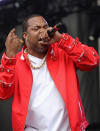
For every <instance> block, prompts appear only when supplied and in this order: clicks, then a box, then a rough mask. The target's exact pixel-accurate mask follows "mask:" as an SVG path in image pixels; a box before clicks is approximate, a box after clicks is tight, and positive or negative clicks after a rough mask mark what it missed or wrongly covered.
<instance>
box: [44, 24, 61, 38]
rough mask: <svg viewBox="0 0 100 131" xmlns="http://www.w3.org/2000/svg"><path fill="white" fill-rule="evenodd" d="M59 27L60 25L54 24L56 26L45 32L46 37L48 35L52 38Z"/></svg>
mask: <svg viewBox="0 0 100 131" xmlns="http://www.w3.org/2000/svg"><path fill="white" fill-rule="evenodd" d="M61 26H62V23H58V24H56V25H55V26H54V27H53V28H52V30H48V32H47V33H48V35H49V36H50V37H52V36H53V35H54V33H55V32H56V31H58V30H59V29H60V27H61Z"/></svg>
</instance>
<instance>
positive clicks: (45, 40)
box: [39, 38, 49, 42]
mask: <svg viewBox="0 0 100 131" xmlns="http://www.w3.org/2000/svg"><path fill="white" fill-rule="evenodd" d="M39 41H43V42H48V41H49V40H48V39H43V38H40V39H39Z"/></svg>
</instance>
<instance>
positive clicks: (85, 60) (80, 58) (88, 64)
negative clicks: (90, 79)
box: [58, 33, 99, 71]
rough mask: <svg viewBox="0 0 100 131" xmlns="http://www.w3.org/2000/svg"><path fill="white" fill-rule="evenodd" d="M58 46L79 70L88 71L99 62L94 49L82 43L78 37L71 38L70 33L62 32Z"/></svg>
mask: <svg viewBox="0 0 100 131" xmlns="http://www.w3.org/2000/svg"><path fill="white" fill-rule="evenodd" d="M58 46H59V48H62V49H63V50H64V51H65V52H66V53H67V54H68V55H69V57H70V58H71V59H72V60H73V61H74V63H75V65H76V67H77V68H78V69H80V70H83V71H90V70H92V69H93V68H95V67H96V66H97V65H98V64H99V56H98V54H97V52H96V50H95V49H94V48H93V47H88V46H87V45H84V44H82V43H81V42H80V41H79V39H78V38H76V39H73V38H72V37H71V36H70V35H68V34H64V33H63V34H62V37H61V39H60V40H59V43H58Z"/></svg>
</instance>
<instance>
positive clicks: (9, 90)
mask: <svg viewBox="0 0 100 131" xmlns="http://www.w3.org/2000/svg"><path fill="white" fill-rule="evenodd" d="M15 64H16V58H8V57H7V56H6V54H5V53H4V54H3V56H2V58H1V64H0V99H1V100H6V99H8V98H10V97H11V96H12V95H13V92H14V69H15Z"/></svg>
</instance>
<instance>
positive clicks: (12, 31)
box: [8, 28, 16, 36]
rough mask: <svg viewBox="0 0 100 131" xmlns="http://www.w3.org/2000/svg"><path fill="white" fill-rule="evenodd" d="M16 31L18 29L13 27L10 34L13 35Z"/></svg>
mask: <svg viewBox="0 0 100 131" xmlns="http://www.w3.org/2000/svg"><path fill="white" fill-rule="evenodd" d="M15 31H16V29H15V28H13V29H12V30H11V31H10V32H9V34H8V36H12V35H13V34H14V33H15Z"/></svg>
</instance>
